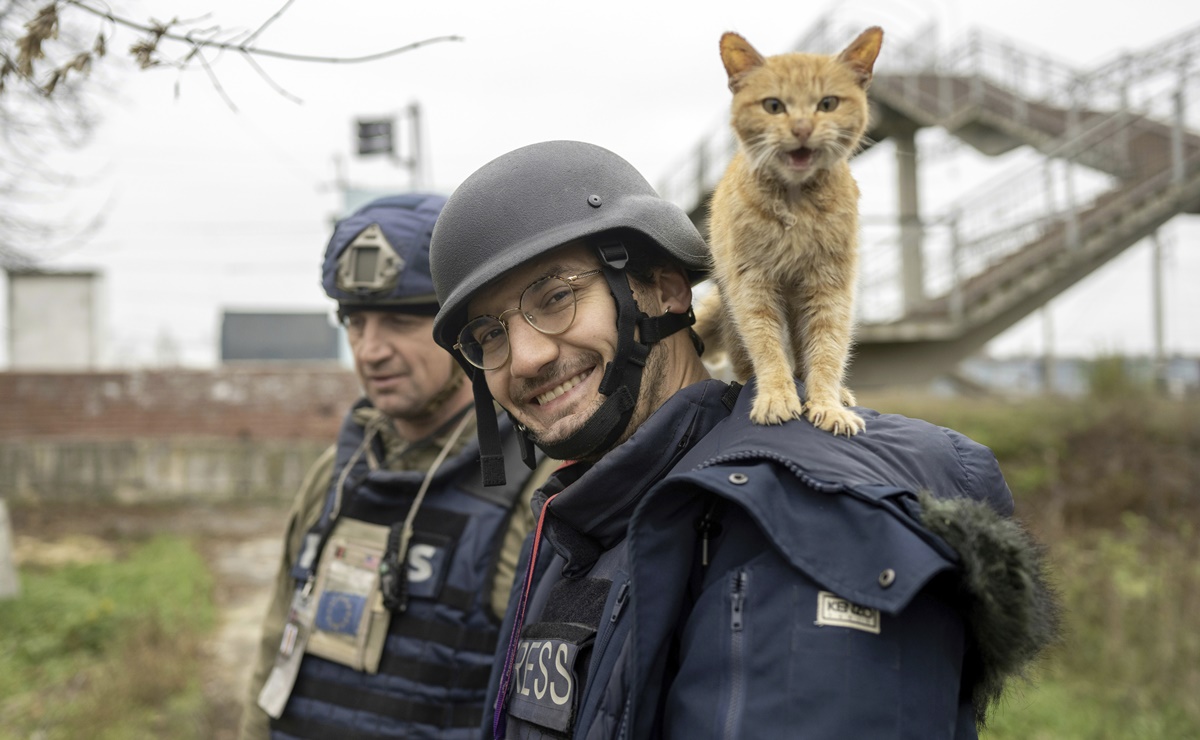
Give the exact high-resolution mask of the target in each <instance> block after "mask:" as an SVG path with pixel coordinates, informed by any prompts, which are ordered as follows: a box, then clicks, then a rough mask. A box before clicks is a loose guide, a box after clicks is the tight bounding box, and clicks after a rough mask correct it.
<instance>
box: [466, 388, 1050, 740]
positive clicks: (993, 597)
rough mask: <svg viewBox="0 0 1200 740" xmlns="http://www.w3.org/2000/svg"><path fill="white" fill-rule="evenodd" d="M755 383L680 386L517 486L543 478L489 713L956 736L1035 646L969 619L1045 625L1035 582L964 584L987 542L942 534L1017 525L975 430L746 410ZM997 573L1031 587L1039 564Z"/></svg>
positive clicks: (649, 727)
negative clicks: (531, 545)
mask: <svg viewBox="0 0 1200 740" xmlns="http://www.w3.org/2000/svg"><path fill="white" fill-rule="evenodd" d="M734 390H736V388H735V389H734ZM754 393H755V388H754V385H753V383H751V384H750V385H748V386H747V387H745V388H743V389H742V390H741V392H740V394H736V395H735V393H731V392H730V387H729V386H727V385H726V384H724V383H722V382H720V381H716V380H710V381H705V382H703V383H699V384H696V385H693V386H690V387H688V388H685V389H684V390H682V391H681V392H679V393H678V394H676V395H675V396H674V397H673V398H671V399H670V400H669V401H668V402H667V403H666V404H665V405H664V406H663V407H662V408H660V409H659V410H658V411H657V412H656V413H655V414H654V415H653V416H652V417H651V418H650V419H649V420H648V421H647V422H646V423H645V424H643V425H642V427H640V428H639V429H638V430H637V432H636V433H635V434H634V435H633V436H632V437H631V438H630V439H629V440H628V441H627V442H626V443H625V444H623V445H621V446H620V447H618V448H617V449H615V450H613V451H612V452H610V453H609V454H608V455H606V456H605V457H604V458H603V459H602V460H601V461H600V462H599V463H597V464H595V465H594V466H592V467H591V468H590V469H586V468H585V467H584V466H579V465H576V466H571V467H570V468H566V469H564V470H563V471H562V472H561V473H560V474H559V475H558V476H556V477H555V478H552V479H551V481H550V482H549V483H548V484H547V486H545V487H544V488H543V492H542V494H541V495H539V496H535V507H537V506H539V505H544V502H545V501H546V499H547V498H548V496H549V495H550V494H553V493H557V496H555V497H554V498H553V500H551V501H550V503H549V504H548V509H547V512H546V518H545V534H544V540H543V545H542V552H541V554H540V556H539V562H538V564H537V569H536V577H535V582H534V586H533V588H532V591H531V595H530V597H529V599H528V603H527V607H526V614H525V619H524V621H523V624H522V626H521V630H520V632H519V635H518V638H517V639H518V640H520V643H519V649H518V653H517V656H518V657H517V661H516V663H517V665H516V666H515V670H513V671H512V676H511V678H510V683H509V700H508V701H507V702H506V712H505V715H506V721H505V723H504V725H505V731H506V736H507V737H511V738H542V737H573V738H651V737H655V738H657V737H669V738H688V739H694V738H792V737H795V738H817V739H824V738H833V737H862V738H913V739H914V740H917V739H920V740H929V739H930V738H956V739H957V738H974V737H976V736H977V731H976V727H977V721H979V720H980V719H981V718H983V717H984V715H985V711H986V705H987V704H988V703H989V701H991V700H993V699H994V698H995V695H996V694H998V689H997V688H996V687H997V686H998V685H1001V684H1002V681H1003V679H1004V677H1006V676H1007V675H1008V674H1009V673H1011V672H1014V671H1016V670H1019V668H1020V667H1021V666H1020V665H1019V664H1020V663H1021V661H1023V660H1024V659H1025V658H1027V657H1028V656H1030V655H1033V654H1036V652H1037V651H1038V650H1040V648H1041V645H1042V643H1041V642H1038V640H1041V639H1042V637H1044V635H1043V634H1041V633H1038V635H1035V637H1034V638H1028V640H1027V641H1028V642H1030V644H1035V646H1034V647H1032V648H1029V649H1028V650H1026V651H1025V653H1022V654H1021V655H1018V656H1016V657H1013V656H1011V655H1003V654H998V653H997V651H996V650H994V649H992V648H991V647H990V646H992V645H994V644H996V643H997V642H1000V643H1006V642H1007V641H1008V640H1007V637H1006V639H1005V640H996V639H993V636H992V635H991V634H990V633H993V632H997V631H998V628H996V626H995V625H997V624H999V625H1001V628H1000V629H1004V630H1009V629H1011V630H1014V631H1015V632H1021V631H1022V630H1024V631H1025V633H1029V632H1035V633H1036V632H1037V630H1039V629H1042V630H1043V632H1045V631H1046V629H1045V628H1046V625H1047V624H1049V622H1051V621H1052V620H1041V621H1039V619H1038V616H1039V610H1046V609H1050V608H1051V607H1050V606H1049V605H1047V604H1048V602H1049V601H1050V599H1049V597H1047V596H1046V595H1045V594H1042V593H1040V592H1038V593H1026V592H1020V593H1017V594H1016V595H1013V594H1011V593H1009V592H1007V591H997V592H996V593H991V594H988V593H980V591H981V590H988V589H990V588H991V585H990V584H989V583H988V582H987V581H986V579H980V578H976V577H967V575H965V574H966V573H968V572H971V573H976V572H988V571H993V570H997V568H989V567H982V568H980V567H975V566H977V565H978V562H977V561H979V560H980V559H981V558H983V559H985V560H986V558H988V557H993V555H992V554H991V553H994V552H995V551H997V550H999V549H1002V548H996V547H984V548H983V551H984V552H985V553H988V554H985V555H983V556H981V555H979V554H978V553H977V552H973V551H971V548H969V547H968V546H966V545H963V546H959V545H958V543H959V542H966V543H970V542H975V541H978V540H980V539H983V540H986V541H989V542H990V541H991V540H988V537H991V536H993V535H994V534H995V532H996V531H999V532H1001V533H1003V532H1005V531H1006V530H1005V527H1009V526H1016V525H1015V524H1012V523H1011V519H1010V517H1011V515H1012V512H1013V502H1012V496H1011V493H1010V491H1009V489H1008V486H1007V485H1006V484H1005V482H1004V478H1003V476H1002V475H1001V473H1000V470H999V466H998V465H997V463H996V460H995V457H994V455H993V454H992V453H991V451H990V450H989V449H987V448H986V447H984V446H982V445H979V444H977V443H975V442H973V441H971V440H969V439H968V438H966V437H964V436H963V435H961V434H958V433H957V432H954V431H952V430H948V429H945V428H942V427H937V426H934V425H932V424H929V423H926V422H923V421H919V420H915V419H909V418H906V417H902V416H895V415H886V414H879V413H876V412H873V411H870V410H860V411H861V413H862V415H863V418H864V419H865V421H866V423H867V427H866V431H865V432H863V433H861V434H859V435H856V436H855V437H851V438H846V437H835V436H834V435H831V434H829V433H827V432H823V431H821V430H819V429H816V428H815V427H813V426H812V425H811V424H810V423H809V422H807V421H805V420H797V421H793V422H789V423H787V424H784V425H777V426H757V425H754V424H751V423H750V421H749V408H750V405H751V402H752V401H753V398H754ZM801 396H802V397H803V388H802V387H801ZM735 399H736V400H735ZM960 510H961V511H964V512H967V514H968V515H967V516H960V515H959V514H958V512H959V511H960ZM930 511H935V512H936V515H931V514H930ZM935 530H936V531H938V532H939V533H938V534H935V533H934V531H935ZM964 531H965V532H967V533H968V535H969V536H960V534H961V533H962V532H964ZM943 533H948V534H947V535H946V536H942V534H943ZM993 539H994V538H993ZM1015 542H1016V543H1017V545H1018V546H1017V547H1015V548H1009V549H1010V550H1012V549H1017V550H1019V549H1020V548H1021V547H1023V546H1025V545H1026V544H1027V542H1026V541H1025V540H1020V539H1019V538H1017V540H1015ZM1009 544H1011V543H1009ZM1028 544H1029V547H1028V549H1030V550H1031V549H1032V544H1031V543H1028ZM956 548H957V549H956ZM527 549H528V548H527ZM1020 555H1021V557H1022V558H1026V560H1021V561H1020V563H1018V565H1020V564H1021V563H1025V562H1027V561H1028V558H1031V557H1032V556H1031V554H1030V552H1021V553H1020ZM964 558H965V559H966V560H967V561H968V562H971V563H972V567H970V568H965V567H964ZM1034 560H1036V558H1034ZM986 565H987V564H986V563H985V566H986ZM993 565H996V566H998V568H999V570H1013V569H1014V567H1015V566H1014V565H1013V563H1007V562H1006V563H994V564H993ZM1014 580H1015V581H1017V582H1019V583H1020V584H1029V583H1032V584H1034V586H1035V588H1034V589H1033V590H1034V591H1037V590H1038V588H1040V576H1039V574H1038V573H1033V574H1029V573H1017V574H1016V575H1015V576H1014ZM522 582H523V578H522V577H521V576H519V577H518V580H517V587H516V588H515V589H514V594H515V596H519V593H518V591H519V590H520V584H521V583H522ZM1005 600H1007V601H1009V602H1017V601H1019V602H1020V603H1005ZM516 603H517V599H516V598H514V600H513V601H512V602H511V603H510V607H509V614H508V615H507V617H506V620H505V624H504V626H502V628H501V635H502V637H501V644H500V647H499V653H498V655H500V656H503V655H504V651H505V648H506V647H507V644H506V643H507V642H508V635H509V634H510V632H511V630H512V625H513V622H514V613H513V612H514V609H515V606H516ZM981 605H983V606H981ZM987 605H990V609H991V611H993V612H998V614H996V615H993V616H989V615H988V614H987V612H988V606H987ZM981 614H982V615H983V616H980V615H981ZM1014 615H1016V616H1014ZM1005 620H1008V621H1005ZM1005 635H1006V636H1007V633H1005ZM1016 642H1018V643H1019V642H1020V640H1016ZM1021 644H1024V643H1021ZM1002 650H1003V649H1002ZM499 662H501V661H498V663H499ZM501 670H502V666H499V665H498V666H497V667H496V668H495V669H494V670H493V673H492V679H491V685H490V687H489V700H488V705H489V706H490V705H492V704H493V703H494V701H495V698H496V696H497V694H498V689H499V680H500V675H501ZM485 724H486V726H487V727H486V732H485V734H486V735H487V736H488V737H491V736H492V724H491V721H490V719H488V718H485Z"/></svg>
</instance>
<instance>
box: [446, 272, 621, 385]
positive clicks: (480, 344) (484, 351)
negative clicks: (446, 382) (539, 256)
mask: <svg viewBox="0 0 1200 740" xmlns="http://www.w3.org/2000/svg"><path fill="white" fill-rule="evenodd" d="M600 272H601V271H600V270H598V269H597V270H588V271H586V272H580V273H577V274H575V275H567V276H565V277H564V276H562V275H547V276H546V277H543V278H539V279H537V280H535V281H533V282H532V283H530V285H529V287H527V288H525V290H524V291H522V292H521V298H520V300H518V301H517V307H516V308H510V309H508V310H506V311H503V312H502V313H501V314H500V315H499V316H487V315H485V316H479V317H477V318H474V319H472V320H471V321H470V322H468V323H467V325H466V326H464V327H463V328H462V331H460V332H459V333H458V343H457V344H455V345H454V349H456V350H458V351H459V352H461V353H462V356H463V357H465V358H466V360H467V362H469V363H471V364H472V365H474V366H475V367H477V368H479V369H480V370H495V369H496V368H498V367H500V366H501V365H503V364H504V363H505V362H507V361H508V355H509V348H508V323H507V322H506V320H505V318H504V317H505V316H507V315H509V314H510V313H512V312H514V311H516V312H519V313H520V314H521V316H522V317H523V318H524V319H525V321H526V323H528V324H529V325H530V326H532V327H533V328H534V329H537V330H538V331H540V332H541V333H543V334H551V335H553V334H562V333H563V332H564V331H566V330H567V329H569V328H571V323H572V322H574V321H575V282H576V281H577V280H582V279H583V278H586V277H591V276H592V275H596V274H598V273H600Z"/></svg>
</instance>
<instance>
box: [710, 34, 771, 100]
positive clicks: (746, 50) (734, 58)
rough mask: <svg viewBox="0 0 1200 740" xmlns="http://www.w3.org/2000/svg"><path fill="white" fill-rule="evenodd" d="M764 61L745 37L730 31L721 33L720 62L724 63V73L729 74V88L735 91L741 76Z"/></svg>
mask: <svg viewBox="0 0 1200 740" xmlns="http://www.w3.org/2000/svg"><path fill="white" fill-rule="evenodd" d="M764 61H766V60H765V59H763V55H762V54H759V53H758V52H757V51H756V50H755V48H754V47H753V46H751V45H750V42H749V41H747V40H746V39H744V38H742V37H741V36H739V35H737V34H736V33H734V32H732V31H727V32H726V33H724V34H722V35H721V62H722V63H723V64H724V65H725V73H726V74H727V75H729V89H730V90H732V91H734V92H737V89H738V82H739V81H740V80H741V79H742V77H743V76H744V75H745V74H746V73H747V72H749V71H750V70H752V69H754V68H755V67H758V66H760V65H761V64H762V63H763V62H764Z"/></svg>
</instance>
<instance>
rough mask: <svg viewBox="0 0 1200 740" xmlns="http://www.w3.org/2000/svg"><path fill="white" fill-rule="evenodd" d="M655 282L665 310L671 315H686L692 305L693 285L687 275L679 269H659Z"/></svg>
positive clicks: (659, 298) (655, 273)
mask: <svg viewBox="0 0 1200 740" xmlns="http://www.w3.org/2000/svg"><path fill="white" fill-rule="evenodd" d="M654 280H655V290H657V291H658V300H659V303H660V304H661V305H662V306H663V308H664V309H666V310H669V311H670V312H671V313H686V312H687V310H688V307H689V306H691V305H692V284H691V282H690V281H689V280H688V276H687V273H686V272H684V271H683V270H682V269H681V268H678V267H657V268H655V270H654Z"/></svg>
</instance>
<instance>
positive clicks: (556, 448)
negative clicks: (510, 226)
mask: <svg viewBox="0 0 1200 740" xmlns="http://www.w3.org/2000/svg"><path fill="white" fill-rule="evenodd" d="M596 252H597V253H598V255H599V257H600V262H601V265H602V269H603V273H604V279H605V280H606V281H607V282H608V287H609V292H610V293H611V294H612V297H613V300H615V301H616V304H617V349H616V353H615V354H614V356H613V359H612V361H611V362H609V363H608V364H607V365H605V368H604V375H603V376H602V377H601V379H600V393H601V394H602V395H604V396H605V399H604V403H602V404H601V405H600V408H599V409H597V410H596V412H595V413H594V414H592V416H591V418H589V419H588V420H587V421H586V422H584V424H583V426H581V427H580V428H579V429H578V430H576V431H575V432H573V433H571V434H570V435H568V436H567V438H566V439H563V440H560V441H558V442H553V443H546V442H540V443H538V447H541V448H542V450H543V451H544V452H545V453H546V454H547V455H549V456H550V457H553V458H556V459H558V460H578V459H581V458H586V457H588V456H590V455H594V454H596V453H602V452H606V451H607V450H608V449H610V448H611V447H612V446H613V445H614V444H616V442H617V440H618V439H619V438H620V437H621V434H622V433H623V432H624V431H625V429H626V428H627V427H628V426H629V420H630V419H631V418H633V411H634V408H635V407H636V406H637V399H638V394H639V393H640V392H641V386H642V371H643V370H645V368H646V358H647V357H648V356H649V355H650V348H651V347H652V346H653V345H654V344H655V343H657V342H659V341H661V340H662V339H664V338H665V337H668V336H670V335H672V334H674V333H675V332H677V331H679V330H681V329H685V328H687V327H689V326H691V325H692V324H694V323H695V322H696V317H695V314H693V313H692V311H691V310H690V309H689V310H688V312H687V313H683V314H676V313H667V314H663V315H662V316H647V315H646V314H645V313H642V312H641V311H640V310H639V309H638V306H637V302H636V301H635V300H634V297H633V289H632V288H631V287H630V286H629V280H628V279H627V278H626V273H625V266H626V264H627V263H628V261H629V253H628V251H627V250H626V248H625V245H624V244H622V243H621V242H620V241H617V240H612V241H606V242H603V243H601V244H600V245H598V246H597V247H596ZM635 331H636V333H637V334H640V339H639V338H637V337H636V336H635ZM474 390H475V413H476V418H477V420H478V430H479V448H480V455H481V459H482V464H483V472H484V475H483V478H484V485H488V486H491V485H503V483H504V453H503V452H502V448H501V440H500V432H499V427H498V422H497V420H496V411H495V408H494V407H493V400H492V396H491V393H490V392H489V391H488V388H487V384H486V383H485V382H484V378H483V373H482V372H480V371H476V372H475V377H474ZM510 416H511V414H510ZM513 422H514V425H515V426H516V431H517V434H518V435H519V441H520V446H521V457H522V459H523V461H524V462H525V464H526V465H527V466H529V467H530V468H531V469H532V468H533V467H535V464H536V462H535V459H534V452H533V443H532V441H531V440H530V439H529V435H528V432H527V431H526V430H525V427H524V426H523V425H521V424H520V423H517V420H516V418H513Z"/></svg>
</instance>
